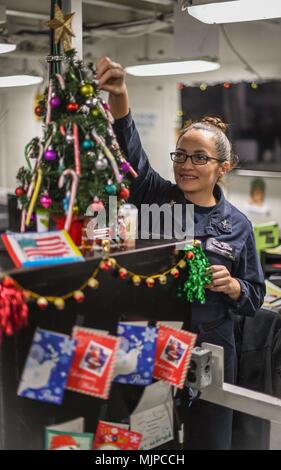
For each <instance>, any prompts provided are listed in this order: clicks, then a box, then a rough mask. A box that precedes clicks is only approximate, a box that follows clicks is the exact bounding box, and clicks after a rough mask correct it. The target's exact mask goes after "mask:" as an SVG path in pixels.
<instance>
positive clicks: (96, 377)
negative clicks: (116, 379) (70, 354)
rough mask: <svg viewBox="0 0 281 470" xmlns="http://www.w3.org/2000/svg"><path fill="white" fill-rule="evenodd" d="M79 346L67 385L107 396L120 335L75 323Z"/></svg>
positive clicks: (76, 389) (94, 394) (71, 388)
mask: <svg viewBox="0 0 281 470" xmlns="http://www.w3.org/2000/svg"><path fill="white" fill-rule="evenodd" d="M72 337H73V339H74V340H75V341H76V348H75V353H74V358H73V362H72V365H71V369H70V372H69V377H68V381H67V385H66V387H67V388H68V389H69V390H72V391H74V392H80V393H85V394H86V395H92V396H94V397H98V398H102V399H104V400H107V398H108V396H109V392H110V387H111V383H112V377H113V369H114V365H115V361H116V351H117V346H118V343H119V339H118V338H116V337H114V336H111V335H105V334H104V333H103V332H101V333H99V332H97V330H92V329H89V328H80V327H74V329H73V334H72Z"/></svg>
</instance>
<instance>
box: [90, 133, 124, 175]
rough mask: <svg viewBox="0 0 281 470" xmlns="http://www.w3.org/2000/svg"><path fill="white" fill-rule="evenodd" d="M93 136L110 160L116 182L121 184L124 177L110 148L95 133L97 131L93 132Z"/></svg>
mask: <svg viewBox="0 0 281 470" xmlns="http://www.w3.org/2000/svg"><path fill="white" fill-rule="evenodd" d="M92 136H93V137H94V140H95V141H96V143H97V144H98V145H100V147H101V148H102V149H103V151H104V154H105V156H106V157H107V158H108V160H109V161H110V163H111V166H112V169H113V172H114V174H115V178H116V180H117V181H118V182H119V183H121V181H122V179H123V177H122V175H121V174H120V173H119V168H118V165H117V163H116V160H115V158H114V156H113V155H112V153H111V151H110V150H109V148H108V147H107V146H106V145H105V143H104V141H103V139H102V138H101V137H100V136H99V135H98V134H97V132H96V131H95V129H93V130H92Z"/></svg>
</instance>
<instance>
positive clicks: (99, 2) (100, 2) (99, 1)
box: [83, 0, 154, 16]
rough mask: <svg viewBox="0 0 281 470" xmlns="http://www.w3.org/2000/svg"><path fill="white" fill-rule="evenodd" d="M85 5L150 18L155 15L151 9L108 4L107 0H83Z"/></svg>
mask: <svg viewBox="0 0 281 470" xmlns="http://www.w3.org/2000/svg"><path fill="white" fill-rule="evenodd" d="M83 3H86V4H88V5H95V6H98V7H103V8H113V9H114V10H120V11H127V12H130V13H141V14H142V15H148V16H152V14H154V12H153V11H151V10H149V9H147V10H145V9H144V8H136V7H133V6H129V5H123V4H121V3H117V2H107V1H105V0H83Z"/></svg>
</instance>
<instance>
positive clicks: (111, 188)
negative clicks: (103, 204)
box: [105, 184, 117, 196]
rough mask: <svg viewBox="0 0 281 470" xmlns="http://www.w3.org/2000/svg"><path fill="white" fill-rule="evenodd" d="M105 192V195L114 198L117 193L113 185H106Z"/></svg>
mask: <svg viewBox="0 0 281 470" xmlns="http://www.w3.org/2000/svg"><path fill="white" fill-rule="evenodd" d="M105 190H106V192H107V194H109V195H110V196H114V195H115V194H116V192H117V188H116V186H115V184H108V185H107V186H106V187H105Z"/></svg>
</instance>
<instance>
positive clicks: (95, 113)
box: [91, 108, 100, 118]
mask: <svg viewBox="0 0 281 470" xmlns="http://www.w3.org/2000/svg"><path fill="white" fill-rule="evenodd" d="M91 115H92V116H93V117H94V118H96V117H98V116H99V115H100V111H99V109H97V108H94V109H92V111H91Z"/></svg>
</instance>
